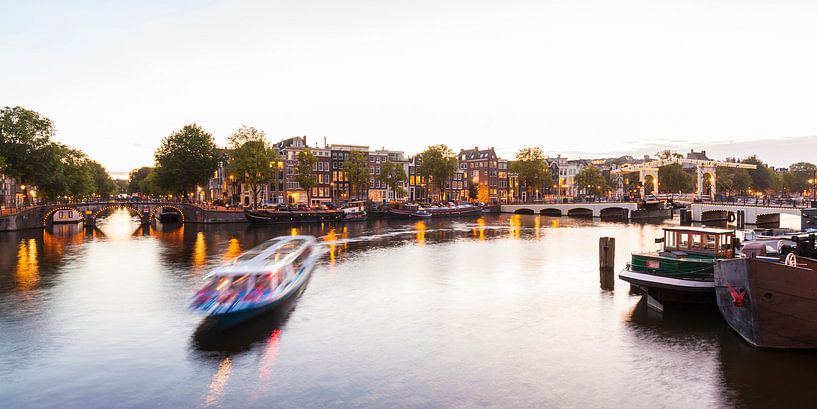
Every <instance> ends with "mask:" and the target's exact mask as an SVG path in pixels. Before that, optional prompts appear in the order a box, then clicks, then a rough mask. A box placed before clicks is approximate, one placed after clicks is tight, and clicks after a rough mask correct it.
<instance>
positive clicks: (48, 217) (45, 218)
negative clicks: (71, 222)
mask: <svg viewBox="0 0 817 409" xmlns="http://www.w3.org/2000/svg"><path fill="white" fill-rule="evenodd" d="M60 210H73V211H75V212H77V213H79V214H80V216H83V215H84V213H83V212H82V210H79V209H77V208H76V207H72V206H57V207H55V208H53V209H51V210H49V211H48V212H46V213H45V215H44V216H43V220H42V222H43V223H42V224H43V227H48V221H49V220H51V217H53V216H54V213H57V212H59V211H60ZM83 217H84V216H83Z"/></svg>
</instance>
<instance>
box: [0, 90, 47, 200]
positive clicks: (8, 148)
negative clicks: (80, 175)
mask: <svg viewBox="0 0 817 409" xmlns="http://www.w3.org/2000/svg"><path fill="white" fill-rule="evenodd" d="M53 136H54V124H53V123H52V122H51V120H50V119H48V118H46V117H43V116H40V114H39V113H37V112H34V111H31V110H28V109H25V108H22V107H19V106H16V107H13V108H12V107H4V108H3V109H2V110H0V155H2V156H4V157H5V158H6V160H5V162H6V165H5V171H4V172H5V174H7V175H9V176H11V177H13V178H16V179H18V180H19V181H20V182H22V183H28V184H37V185H40V184H42V183H43V182H47V179H49V178H52V177H53V176H54V175H53V172H54V171H55V170H56V169H53V168H47V167H44V166H43V165H44V163H46V162H49V161H50V159H54V158H46V157H45V155H48V154H50V153H53V152H49V151H47V150H46V148H47V147H48V146H49V145H50V144H51V138H52V137H53Z"/></svg>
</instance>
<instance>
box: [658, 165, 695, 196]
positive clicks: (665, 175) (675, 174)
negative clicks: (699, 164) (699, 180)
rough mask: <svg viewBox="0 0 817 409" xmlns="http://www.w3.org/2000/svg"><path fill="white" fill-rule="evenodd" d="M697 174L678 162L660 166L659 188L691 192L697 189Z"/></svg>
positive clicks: (666, 191)
mask: <svg viewBox="0 0 817 409" xmlns="http://www.w3.org/2000/svg"><path fill="white" fill-rule="evenodd" d="M695 180H696V179H695V175H692V174H690V173H688V172H685V171H684V169H683V166H681V164H678V163H673V164H670V165H666V166H662V167H660V168H658V190H659V191H663V192H665V193H690V192H692V191H694V190H695Z"/></svg>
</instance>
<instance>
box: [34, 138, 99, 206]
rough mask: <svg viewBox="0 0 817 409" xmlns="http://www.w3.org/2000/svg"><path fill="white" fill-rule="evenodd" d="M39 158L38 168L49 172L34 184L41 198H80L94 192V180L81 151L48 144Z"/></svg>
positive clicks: (56, 144) (86, 159) (85, 157)
mask: <svg viewBox="0 0 817 409" xmlns="http://www.w3.org/2000/svg"><path fill="white" fill-rule="evenodd" d="M40 156H41V159H42V162H40V166H42V167H43V168H44V169H49V170H50V172H49V174H48V175H47V176H46V175H43V176H40V177H39V178H38V179H39V180H38V181H37V182H36V183H37V189H38V191H39V193H40V196H41V197H43V198H46V199H49V200H52V201H53V200H56V199H57V198H58V197H59V196H69V197H71V198H80V197H82V196H87V195H89V194H91V193H92V192H93V191H94V187H95V186H94V178H93V175H92V173H91V169H90V168H89V167H88V166H87V162H88V161H89V159H88V157H87V156H86V155H85V154H84V153H83V152H82V151H80V150H78V149H73V148H71V147H68V146H65V145H63V144H59V143H50V144H48V145H46V146H45V147H43V148H42V151H41V152H40Z"/></svg>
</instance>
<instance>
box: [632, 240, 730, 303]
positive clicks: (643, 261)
mask: <svg viewBox="0 0 817 409" xmlns="http://www.w3.org/2000/svg"><path fill="white" fill-rule="evenodd" d="M734 239H735V232H734V231H732V230H725V229H711V228H695V227H667V228H664V237H663V238H659V239H656V242H657V243H661V244H662V246H661V250H659V251H655V252H640V253H633V254H632V259H631V261H630V262H629V263H627V267H626V268H625V269H624V271H622V272H621V273H619V278H621V279H622V280H624V281H627V282H629V283H630V284H632V285H634V286H636V287H638V288H640V289H642V290H644V291H645V292H646V293H647V295H648V296H649V297H651V298H652V300H650V301H652V302H651V305H653V306H657V308H658V309H663V305H664V304H714V303H715V281H714V274H715V273H714V267H715V264H716V263H717V262H718V260H723V259H730V258H733V257H734V256H735V251H734ZM656 301H657V303H656Z"/></svg>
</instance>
